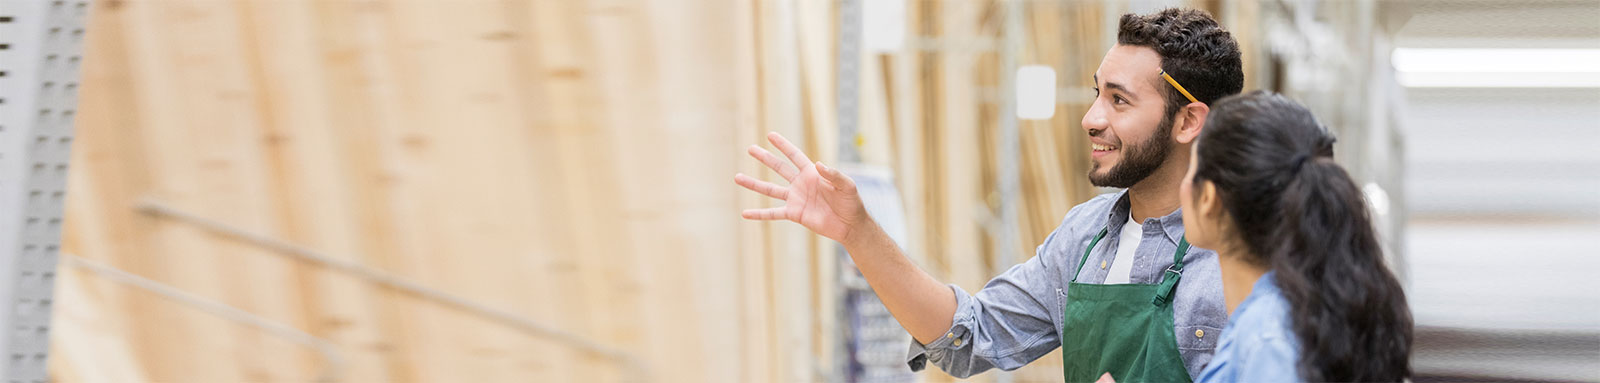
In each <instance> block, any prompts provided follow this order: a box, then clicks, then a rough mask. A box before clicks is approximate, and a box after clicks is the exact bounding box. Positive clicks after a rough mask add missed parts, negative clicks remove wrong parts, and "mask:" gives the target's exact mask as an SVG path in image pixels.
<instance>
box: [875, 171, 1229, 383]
mask: <svg viewBox="0 0 1600 383" xmlns="http://www.w3.org/2000/svg"><path fill="white" fill-rule="evenodd" d="M1128 213H1129V203H1128V198H1127V192H1126V191H1123V192H1120V193H1113V194H1105V195H1101V196H1098V197H1095V198H1093V199H1091V200H1089V201H1088V202H1084V203H1083V204H1081V205H1078V206H1076V207H1073V208H1072V211H1070V212H1067V216H1066V218H1065V219H1063V220H1062V221H1061V226H1059V227H1057V228H1056V230H1055V231H1054V232H1052V233H1050V236H1049V237H1048V238H1045V240H1044V244H1041V245H1039V248H1038V250H1037V252H1036V253H1035V255H1034V257H1033V258H1030V259H1028V261H1026V262H1023V263H1022V264H1019V265H1016V266H1012V267H1011V269H1009V270H1006V271H1005V273H1002V274H1000V276H998V277H995V278H994V279H993V280H990V281H989V283H988V284H987V285H985V286H984V287H983V289H982V290H979V291H978V292H977V293H974V294H968V293H967V292H966V291H964V290H962V289H961V288H960V287H958V286H956V285H953V284H952V285H950V289H951V290H953V291H955V295H956V313H955V317H954V318H952V320H951V322H952V324H951V326H950V330H948V331H946V332H945V335H944V336H942V337H940V338H939V339H938V340H935V341H934V342H933V343H929V344H927V345H923V344H921V343H918V342H917V341H916V340H914V339H913V340H912V341H911V350H910V351H909V352H908V355H907V357H906V358H907V361H906V362H907V364H908V365H910V366H911V370H913V371H920V370H922V369H923V368H924V367H926V366H925V364H926V363H928V362H932V363H933V364H935V365H938V366H939V368H940V369H943V370H944V371H945V372H947V373H950V375H954V376H956V377H963V378H964V377H968V376H972V375H973V374H977V373H980V372H983V371H986V370H988V369H990V368H997V367H998V368H1000V369H1002V370H1008V371H1009V370H1014V369H1016V368H1018V367H1022V366H1023V365H1025V364H1028V363H1029V362H1032V361H1033V360H1034V359H1038V358H1039V357H1040V356H1044V354H1047V353H1049V352H1050V351H1052V350H1055V349H1056V348H1058V347H1061V342H1062V340H1061V331H1060V330H1061V326H1062V316H1063V312H1062V307H1064V306H1065V305H1066V300H1067V287H1068V283H1069V282H1070V281H1071V280H1072V273H1073V272H1074V271H1075V270H1078V263H1079V260H1080V259H1082V257H1083V251H1084V249H1085V248H1087V247H1088V246H1089V241H1090V240H1091V239H1093V238H1094V235H1095V234H1098V233H1099V232H1100V229H1102V228H1109V229H1110V232H1109V233H1107V234H1106V237H1105V239H1102V240H1100V244H1099V245H1097V246H1095V248H1094V249H1093V250H1092V251H1091V252H1090V254H1089V259H1088V266H1086V267H1084V268H1083V269H1082V271H1081V274H1080V275H1079V278H1078V282H1079V283H1105V279H1106V274H1107V270H1106V268H1104V267H1100V265H1102V262H1104V264H1110V263H1111V260H1112V259H1113V258H1115V257H1116V254H1117V246H1119V245H1120V244H1119V243H1118V242H1119V241H1120V240H1121V238H1122V235H1121V232H1122V226H1123V225H1122V224H1123V223H1124V222H1127V220H1128ZM1108 222H1109V223H1112V225H1110V226H1109V227H1108V226H1107V223H1108ZM1182 238H1183V217H1182V215H1181V213H1180V212H1179V211H1174V212H1172V214H1168V215H1166V216H1165V217H1160V218H1151V219H1147V220H1145V221H1144V233H1143V234H1142V236H1141V237H1140V240H1139V249H1138V250H1137V251H1136V252H1135V253H1134V256H1133V261H1134V263H1133V273H1132V275H1131V278H1130V280H1131V282H1132V283H1144V284H1153V283H1158V282H1160V280H1161V275H1162V271H1163V270H1166V269H1167V267H1168V266H1171V265H1172V253H1173V252H1175V251H1177V249H1178V241H1179V240H1181V239H1182ZM1183 262H1184V268H1183V279H1182V280H1181V281H1180V282H1179V283H1178V289H1177V292H1176V293H1175V297H1174V301H1173V323H1174V325H1175V327H1176V328H1174V329H1173V330H1172V331H1173V332H1174V333H1175V335H1176V336H1177V341H1178V353H1179V354H1180V355H1182V357H1183V362H1184V366H1185V367H1187V369H1188V370H1189V376H1190V377H1194V376H1197V375H1199V373H1200V370H1201V368H1203V367H1205V365H1206V362H1208V361H1210V360H1211V352H1212V350H1213V349H1215V348H1216V346H1217V340H1218V338H1219V337H1221V336H1222V333H1223V332H1224V331H1223V330H1222V327H1223V326H1224V324H1225V323H1227V318H1228V316H1227V312H1226V309H1225V308H1224V305H1223V301H1222V274H1221V273H1220V271H1219V268H1218V265H1217V254H1216V253H1215V252H1212V251H1211V250H1206V249H1201V248H1197V247H1191V248H1190V249H1189V253H1188V255H1186V256H1185V257H1184V260H1183ZM1106 320H1116V318H1106ZM1067 341H1068V342H1070V341H1072V340H1071V339H1068V340H1067ZM1068 357H1071V356H1070V355H1069V356H1068Z"/></svg>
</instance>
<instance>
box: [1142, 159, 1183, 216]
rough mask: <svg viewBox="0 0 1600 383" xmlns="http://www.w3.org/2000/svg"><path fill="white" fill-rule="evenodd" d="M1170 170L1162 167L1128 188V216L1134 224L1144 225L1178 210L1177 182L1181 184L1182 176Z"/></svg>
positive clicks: (1168, 167)
mask: <svg viewBox="0 0 1600 383" xmlns="http://www.w3.org/2000/svg"><path fill="white" fill-rule="evenodd" d="M1185 165H1187V163H1185ZM1171 168H1172V166H1162V167H1161V168H1160V169H1157V170H1156V171H1155V172H1154V173H1151V174H1150V176H1148V177H1145V178H1144V179H1143V180H1140V181H1139V183H1136V184H1134V185H1133V186H1132V187H1129V188H1128V204H1129V209H1128V214H1129V218H1131V219H1133V220H1134V222H1139V223H1144V220H1146V219H1150V218H1158V217H1165V216H1167V215H1168V214H1172V212H1174V211H1177V210H1178V182H1182V177H1183V175H1182V174H1176V175H1174V174H1172V173H1173V172H1172V171H1171ZM1184 170H1185V171H1188V169H1187V168H1185V169H1184Z"/></svg>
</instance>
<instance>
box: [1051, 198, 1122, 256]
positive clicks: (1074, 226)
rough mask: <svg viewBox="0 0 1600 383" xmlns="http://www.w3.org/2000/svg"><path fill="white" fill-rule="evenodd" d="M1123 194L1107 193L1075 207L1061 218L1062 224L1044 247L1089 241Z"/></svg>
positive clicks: (1052, 233) (1103, 223) (1102, 225)
mask: <svg viewBox="0 0 1600 383" xmlns="http://www.w3.org/2000/svg"><path fill="white" fill-rule="evenodd" d="M1122 194H1123V192H1121V191H1119V192H1114V193H1105V194H1101V195H1097V196H1095V197H1094V198H1090V199H1089V200H1088V201H1084V202H1083V203H1080V204H1078V205H1077V206H1073V207H1072V210H1068V211H1067V215H1066V216H1065V217H1062V218H1061V223H1060V224H1058V225H1056V229H1055V231H1053V232H1051V233H1050V238H1048V239H1046V240H1045V241H1046V243H1045V244H1044V245H1051V244H1052V242H1053V245H1054V246H1072V244H1074V243H1076V242H1079V241H1080V240H1081V241H1087V240H1088V236H1092V235H1094V234H1095V233H1096V232H1097V231H1098V230H1100V228H1101V227H1104V226H1105V224H1106V221H1107V218H1106V217H1107V215H1109V213H1110V212H1111V208H1112V207H1113V206H1115V205H1116V203H1117V201H1118V200H1119V199H1120V198H1121V197H1122Z"/></svg>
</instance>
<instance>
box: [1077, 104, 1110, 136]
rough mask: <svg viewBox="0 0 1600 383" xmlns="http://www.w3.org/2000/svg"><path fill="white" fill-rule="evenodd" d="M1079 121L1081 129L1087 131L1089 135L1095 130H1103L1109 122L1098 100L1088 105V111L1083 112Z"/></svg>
mask: <svg viewBox="0 0 1600 383" xmlns="http://www.w3.org/2000/svg"><path fill="white" fill-rule="evenodd" d="M1080 122H1082V123H1083V130H1084V131H1085V132H1088V133H1089V135H1091V136H1092V135H1094V134H1095V133H1096V132H1099V131H1102V130H1105V129H1106V126H1107V125H1109V123H1107V122H1106V114H1105V112H1104V111H1103V110H1102V109H1101V108H1100V102H1099V101H1098V100H1097V101H1095V103H1093V104H1090V105H1089V112H1088V113H1084V114H1083V121H1080Z"/></svg>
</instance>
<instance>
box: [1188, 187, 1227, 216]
mask: <svg viewBox="0 0 1600 383" xmlns="http://www.w3.org/2000/svg"><path fill="white" fill-rule="evenodd" d="M1221 198H1222V197H1221V196H1219V195H1217V184H1216V183H1213V182H1211V180H1205V181H1200V193H1199V195H1198V196H1196V198H1195V210H1199V212H1198V213H1200V217H1201V218H1203V219H1204V220H1205V221H1206V222H1214V223H1221V222H1222V216H1223V214H1224V212H1223V211H1222V201H1221ZM1209 226H1213V227H1214V226H1216V225H1209Z"/></svg>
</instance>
